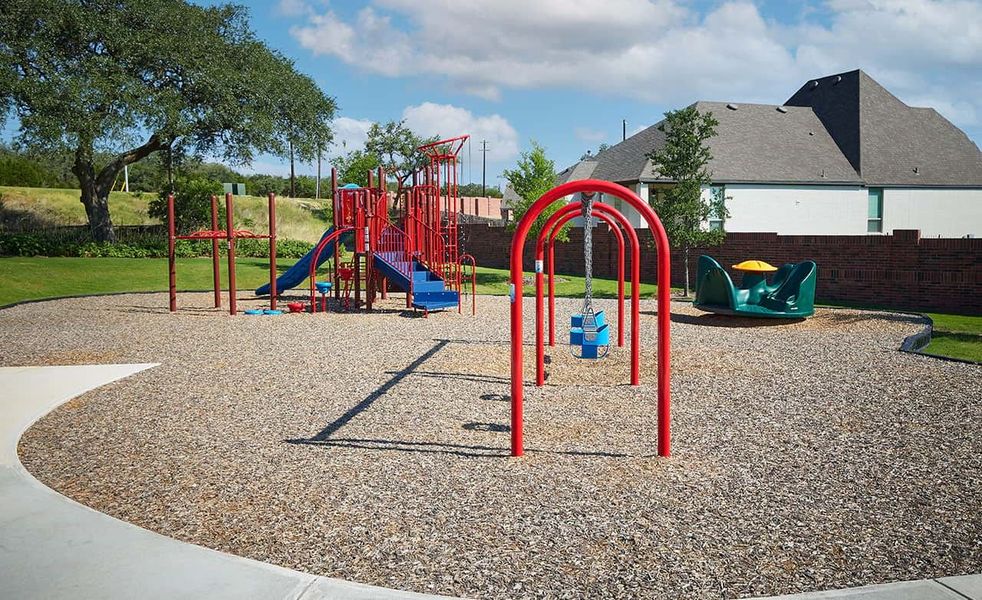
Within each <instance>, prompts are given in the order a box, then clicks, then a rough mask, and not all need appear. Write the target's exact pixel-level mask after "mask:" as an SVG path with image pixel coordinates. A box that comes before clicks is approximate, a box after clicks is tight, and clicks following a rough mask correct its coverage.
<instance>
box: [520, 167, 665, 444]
mask: <svg viewBox="0 0 982 600" xmlns="http://www.w3.org/2000/svg"><path fill="white" fill-rule="evenodd" d="M580 193H601V194H606V195H609V196H614V197H615V198H619V199H621V200H623V201H624V202H626V203H628V204H629V205H630V206H631V207H632V208H634V209H635V210H636V211H638V213H640V214H641V216H642V217H644V220H645V221H646V222H647V223H648V227H649V228H650V229H651V231H652V234H653V235H654V238H655V247H656V250H657V261H658V264H657V273H658V402H657V404H658V455H659V456H666V457H667V456H669V455H670V454H671V389H670V383H671V365H670V357H671V340H670V335H671V333H670V330H671V258H670V253H671V249H670V247H669V244H668V236H667V235H666V234H665V228H664V227H663V226H662V224H661V220H660V219H659V218H658V215H657V214H655V211H653V210H652V209H651V207H650V206H648V204H647V203H645V202H644V201H643V200H641V198H639V197H638V196H637V194H635V193H634V192H632V191H631V190H629V189H627V188H625V187H624V186H622V185H619V184H616V183H612V182H609V181H601V180H597V179H585V180H580V181H571V182H568V183H564V184H562V185H560V186H557V187H555V188H553V189H552V190H550V191H548V192H546V193H545V194H543V195H542V196H541V197H540V198H539V199H538V200H536V201H535V203H533V204H532V206H530V207H529V209H528V210H527V211H526V212H525V215H524V216H523V217H522V219H521V220H519V222H518V224H517V225H516V227H515V234H514V236H513V237H512V243H511V455H512V456H522V454H524V440H523V427H522V426H523V417H524V406H523V393H524V390H523V384H524V381H523V373H522V351H523V348H522V338H523V326H522V312H523V311H522V309H523V306H522V277H523V265H522V252H523V249H524V247H525V241H526V238H527V237H528V233H529V229H531V227H532V224H533V223H534V222H535V220H536V219H537V218H538V217H539V216H540V215H541V214H542V212H543V211H544V210H545V209H546V208H547V207H548V206H549V205H551V204H553V203H554V202H557V201H562V198H564V197H566V196H570V195H573V194H580ZM571 206H573V207H574V208H572V209H568V208H563V209H560V210H569V211H571V212H572V211H574V210H578V209H579V206H577V205H575V204H574V205H571ZM593 207H594V210H597V211H599V212H603V213H607V214H608V215H610V216H614V218H615V219H616V216H615V215H614V213H616V215H620V217H621V218H622V219H623V218H624V217H623V215H621V214H620V212H618V211H616V209H614V208H613V207H611V206H609V205H606V204H603V203H599V202H598V203H594V205H593ZM601 207H602V208H601ZM611 211H613V212H611ZM558 212H559V211H557V213H558ZM564 216H565V214H564V215H561V216H559V217H555V214H554V215H553V217H554V218H550V219H549V221H547V224H546V227H545V228H544V230H545V231H548V230H549V229H550V223H551V226H555V224H556V222H558V221H559V219H561V218H563V217H564ZM617 220H618V221H620V219H617ZM621 224H622V225H624V226H625V229H626V231H627V234H628V237H629V238H631V242H632V250H633V249H634V248H636V247H638V246H637V244H638V239H637V233H636V232H635V231H634V228H633V227H631V225H630V223H629V222H627V220H626V219H624V221H622V222H621ZM632 254H633V252H632ZM542 256H543V250H542V237H541V236H540V239H539V243H538V244H537V248H536V260H537V261H540V260H542ZM634 256H636V255H634ZM639 262H640V261H639V260H637V259H636V258H635V260H632V261H631V275H632V281H634V282H638V281H640V270H641V267H640V264H639ZM541 264H542V263H541V262H537V267H538V268H536V274H535V275H536V352H537V354H538V355H543V354H544V351H545V350H544V347H543V335H542V320H543V314H542V312H543V307H542V304H543V303H542V279H543V273H542V268H541ZM639 315H640V294H639V289H638V286H637V285H634V286H633V289H632V294H631V322H632V323H633V324H634V326H633V327H632V328H631V348H632V352H631V384H632V385H638V383H639V379H640V377H637V378H636V377H635V374H639V371H640V347H641V344H640V341H641V335H640V331H639V327H638V323H639V321H640V318H639ZM537 362H538V361H537ZM537 366H538V365H537Z"/></svg>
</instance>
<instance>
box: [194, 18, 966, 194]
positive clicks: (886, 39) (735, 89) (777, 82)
mask: <svg viewBox="0 0 982 600" xmlns="http://www.w3.org/2000/svg"><path fill="white" fill-rule="evenodd" d="M201 1H202V2H203V3H208V2H207V1H206V0H201ZM239 1H240V2H242V1H243V0H239ZM244 4H246V5H247V6H248V7H249V8H250V11H251V22H252V25H253V27H254V29H255V30H256V32H257V33H258V35H259V36H260V37H261V38H262V39H263V40H265V41H266V42H267V43H268V44H269V45H270V46H272V47H274V48H276V49H278V50H280V51H281V52H283V53H284V54H285V55H286V56H288V57H290V58H291V59H293V60H294V61H295V62H296V64H297V67H298V68H299V69H300V70H301V71H303V72H305V73H307V74H309V75H310V76H312V77H313V78H314V79H315V81H317V83H318V84H319V85H320V86H321V87H322V88H323V89H324V90H325V92H327V93H328V94H330V95H332V96H334V97H335V98H336V99H337V101H338V104H339V106H340V112H339V115H338V119H337V120H336V123H335V130H336V138H337V139H336V142H337V144H336V145H335V148H334V149H333V152H334V153H338V152H341V151H343V150H345V149H352V148H355V147H358V146H359V145H360V144H361V143H362V141H363V139H364V131H365V129H367V127H368V125H369V124H370V123H371V122H372V121H388V120H397V119H402V118H405V119H406V120H407V122H408V123H409V124H410V126H412V127H413V128H414V129H416V130H417V131H420V133H423V134H426V135H430V134H440V135H443V136H453V135H459V134H463V133H468V134H470V135H472V136H473V138H474V142H475V143H473V144H472V146H471V147H470V148H467V147H465V148H464V150H463V152H462V154H463V156H462V160H463V163H464V172H463V179H464V180H465V181H466V180H471V181H477V182H480V180H481V155H480V152H479V151H478V149H479V145H478V142H479V141H480V140H482V139H487V140H488V145H489V148H490V151H489V152H488V175H487V180H488V184H489V185H492V186H493V185H497V184H498V183H499V182H500V181H501V179H500V178H499V175H500V173H501V171H502V169H504V168H509V167H512V166H513V165H514V164H515V161H516V160H517V159H518V154H519V152H521V151H522V150H525V149H527V148H528V146H529V140H530V139H535V140H537V141H538V142H539V143H541V144H542V145H544V146H545V148H546V150H547V153H548V155H549V156H550V158H552V159H553V160H554V161H555V163H556V167H557V169H562V168H564V167H566V166H568V165H570V164H572V163H573V162H575V161H576V160H577V159H578V158H579V156H580V155H581V154H583V153H584V152H585V151H586V150H588V149H589V150H595V149H596V148H597V146H598V145H599V144H600V143H602V142H605V143H615V142H617V141H620V139H621V120H622V119H626V120H627V131H628V135H630V134H631V133H633V132H635V131H637V130H639V129H640V128H642V127H644V126H648V125H651V124H653V123H655V122H657V121H658V120H660V119H661V117H662V115H663V113H664V112H665V111H666V110H670V109H673V108H678V107H681V106H685V105H687V104H690V103H692V102H695V101H697V100H725V101H735V102H764V103H771V104H778V103H781V102H782V101H784V100H786V99H787V98H788V97H789V96H791V94H793V93H794V92H795V90H797V89H798V88H799V87H800V86H801V85H802V84H804V83H805V82H806V81H807V80H808V79H810V78H814V77H818V76H823V75H829V74H833V73H837V72H841V71H847V70H852V69H855V68H862V69H864V70H865V71H866V72H867V73H869V74H870V75H871V76H872V77H873V78H874V79H876V80H877V81H879V82H880V83H881V84H883V85H884V86H885V87H886V88H887V89H889V90H890V91H892V92H893V93H894V94H896V95H897V96H898V97H899V98H900V99H901V100H903V101H905V102H907V103H908V104H911V105H915V106H931V107H934V108H936V109H937V110H938V111H939V112H940V113H941V114H943V115H944V116H945V117H947V118H948V119H950V120H951V121H952V122H954V123H955V125H957V126H958V127H960V128H961V129H963V130H964V131H965V132H966V133H967V134H968V135H969V137H971V138H972V139H973V140H975V141H976V143H977V144H978V143H979V142H980V140H982V1H980V0H937V1H930V0H827V1H806V2H783V1H764V0H761V1H757V2H719V1H711V0H693V1H684V0H580V1H577V0H457V1H455V2H449V1H445V0H369V1H365V2H355V1H338V0H269V1H259V0H254V1H244ZM468 154H469V156H468ZM244 170H247V171H248V170H252V171H259V172H277V173H285V172H288V168H287V167H286V166H285V164H284V163H283V161H281V160H279V159H276V158H275V157H268V156H264V157H261V158H260V159H258V160H257V161H256V162H255V163H254V164H253V165H252V167H251V168H246V169H244ZM300 171H301V172H307V173H310V172H312V169H311V167H309V166H303V167H301V168H300Z"/></svg>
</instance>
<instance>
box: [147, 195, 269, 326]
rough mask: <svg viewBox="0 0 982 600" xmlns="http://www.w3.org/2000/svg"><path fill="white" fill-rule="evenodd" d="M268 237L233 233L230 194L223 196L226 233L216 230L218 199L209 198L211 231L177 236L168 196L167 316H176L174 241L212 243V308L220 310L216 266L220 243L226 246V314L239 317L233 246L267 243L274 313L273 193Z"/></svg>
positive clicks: (218, 267) (172, 199)
mask: <svg viewBox="0 0 982 600" xmlns="http://www.w3.org/2000/svg"><path fill="white" fill-rule="evenodd" d="M267 200H268V204H267V210H268V218H269V233H268V234H267V235H260V234H256V233H253V232H251V231H249V230H247V229H235V228H234V227H233V219H232V214H233V212H232V208H233V202H232V194H230V193H227V194H225V229H224V230H222V229H219V228H218V198H217V196H214V195H212V197H211V229H201V230H198V231H195V232H193V233H190V234H187V235H177V231H176V223H175V220H174V194H168V196H167V263H168V273H169V286H168V290H169V294H170V312H177V257H176V251H175V247H176V243H177V240H211V262H212V280H213V284H214V290H215V308H221V306H222V283H221V273H220V266H219V260H220V259H219V252H218V242H219V240H225V241H226V242H227V243H228V253H227V254H228V312H229V314H230V315H235V314H238V306H237V304H236V297H235V289H236V288H235V242H236V240H240V239H247V238H248V239H265V240H269V286H270V289H271V290H272V294H270V297H269V310H270V311H275V310H276V195H275V194H273V193H272V192H271V193H270V194H269V195H268V197H267Z"/></svg>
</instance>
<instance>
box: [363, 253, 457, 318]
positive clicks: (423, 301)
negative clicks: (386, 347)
mask: <svg viewBox="0 0 982 600" xmlns="http://www.w3.org/2000/svg"><path fill="white" fill-rule="evenodd" d="M375 259H376V260H375V268H376V269H378V270H379V271H381V272H382V273H383V274H384V275H385V277H386V279H388V280H389V282H390V283H392V284H393V285H394V286H396V287H397V288H399V289H400V290H402V291H404V292H408V291H409V289H410V284H409V281H410V279H409V275H408V274H409V273H411V274H412V286H411V287H412V294H413V297H412V301H411V304H412V306H413V308H416V309H419V310H425V311H427V312H429V311H433V310H443V309H445V308H452V307H455V306H457V305H458V303H459V301H460V293H459V292H456V291H454V290H448V289H447V287H446V282H444V281H443V278H442V277H440V276H439V275H437V274H436V273H434V272H433V271H430V270H429V269H427V268H426V265H424V264H422V263H421V262H419V261H418V260H416V259H412V260H411V261H410V260H406V256H405V254H404V253H402V252H376V253H375Z"/></svg>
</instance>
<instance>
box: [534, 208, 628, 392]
mask: <svg viewBox="0 0 982 600" xmlns="http://www.w3.org/2000/svg"><path fill="white" fill-rule="evenodd" d="M593 208H594V212H596V213H600V214H601V215H609V216H610V217H612V218H614V219H616V220H617V221H618V222H619V223H620V224H621V225H623V226H624V229H625V231H627V235H628V237H629V238H630V240H631V264H632V265H639V264H640V263H641V244H640V243H639V242H638V236H637V233H636V232H635V231H634V227H632V226H631V223H630V222H629V221H628V220H627V218H626V217H625V216H624V215H622V214H621V213H620V211H618V210H617V209H615V208H614V207H612V206H610V205H608V204H604V203H602V202H595V203H594V204H593ZM578 211H580V207H579V206H578V205H577V204H567V205H566V206H564V207H563V208H561V209H559V210H557V211H556V212H555V213H553V214H552V215H551V216H550V217H549V219H547V220H546V223H545V226H544V227H543V233H544V232H546V231H549V230H550V228H554V227H556V226H557V225H558V223H559V222H560V221H563V220H565V219H566V217H567V216H575V215H576V213H577V212H578ZM618 233H620V232H618ZM535 259H536V260H537V261H541V260H542V259H543V236H542V234H540V235H539V238H538V240H537V241H536V246H535ZM639 278H640V271H632V281H633V282H634V283H635V285H632V287H631V330H632V331H640V327H639V321H640V320H641V317H640V313H641V295H640V294H641V291H640V290H641V288H640V287H639V286H638V285H637V282H638V280H639ZM619 283H620V284H621V285H623V280H621V281H619ZM542 318H543V317H542V274H541V273H536V276H535V385H537V386H542V385H544V384H545V347H544V344H543V342H542V337H543V334H542ZM623 325H624V322H623V320H621V321H620V326H621V327H623ZM618 337H621V335H620V331H618ZM621 339H623V338H622V337H621ZM640 365H641V347H640V340H639V338H638V337H636V336H631V385H638V384H640V383H641V366H640Z"/></svg>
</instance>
